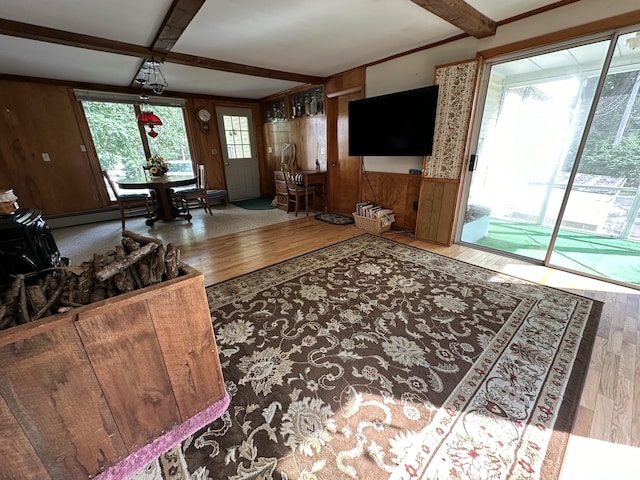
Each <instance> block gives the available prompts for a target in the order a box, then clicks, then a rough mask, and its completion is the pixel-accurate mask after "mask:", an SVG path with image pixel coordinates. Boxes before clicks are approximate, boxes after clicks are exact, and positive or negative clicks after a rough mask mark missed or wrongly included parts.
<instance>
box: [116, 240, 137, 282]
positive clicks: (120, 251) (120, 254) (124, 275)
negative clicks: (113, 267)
mask: <svg viewBox="0 0 640 480" xmlns="http://www.w3.org/2000/svg"><path fill="white" fill-rule="evenodd" d="M125 257H126V253H125V251H124V247H123V246H122V245H116V255H115V261H116V262H117V261H120V260H123V259H124V258H125ZM113 283H114V285H115V286H116V287H117V288H118V290H120V291H121V292H122V293H125V292H130V291H132V290H134V289H135V281H134V280H133V277H132V276H131V271H130V269H128V268H125V269H124V270H122V271H121V272H118V273H116V274H115V275H114V276H113Z"/></svg>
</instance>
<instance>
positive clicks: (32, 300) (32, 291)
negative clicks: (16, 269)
mask: <svg viewBox="0 0 640 480" xmlns="http://www.w3.org/2000/svg"><path fill="white" fill-rule="evenodd" d="M25 289H26V291H27V300H28V302H29V305H30V306H31V308H30V310H31V311H32V312H38V311H39V310H40V309H41V308H43V307H44V306H45V305H46V304H47V297H45V295H44V292H43V291H42V287H41V286H40V285H38V284H35V285H30V286H25Z"/></svg>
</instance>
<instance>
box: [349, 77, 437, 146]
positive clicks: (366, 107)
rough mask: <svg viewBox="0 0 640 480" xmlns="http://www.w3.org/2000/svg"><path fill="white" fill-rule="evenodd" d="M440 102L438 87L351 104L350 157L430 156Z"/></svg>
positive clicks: (357, 101)
mask: <svg viewBox="0 0 640 480" xmlns="http://www.w3.org/2000/svg"><path fill="white" fill-rule="evenodd" d="M437 103H438V85H433V86H430V87H423V88H417V89H415V90H407V91H405V92H398V93H390V94H388V95H381V96H378V97H370V98H363V99H362V100H353V101H351V102H349V155H354V156H359V155H367V156H382V155H384V156H424V155H431V152H432V150H433V131H434V128H435V119H436V106H437Z"/></svg>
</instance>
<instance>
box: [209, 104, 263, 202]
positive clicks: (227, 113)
mask: <svg viewBox="0 0 640 480" xmlns="http://www.w3.org/2000/svg"><path fill="white" fill-rule="evenodd" d="M216 115H217V119H218V130H219V132H220V142H221V144H222V159H223V161H224V172H225V177H226V179H227V191H228V193H229V200H230V201H237V200H245V199H247V198H257V197H259V196H260V171H259V168H258V157H257V149H256V141H255V134H254V131H253V117H252V113H251V110H250V109H248V108H232V107H218V108H217V109H216Z"/></svg>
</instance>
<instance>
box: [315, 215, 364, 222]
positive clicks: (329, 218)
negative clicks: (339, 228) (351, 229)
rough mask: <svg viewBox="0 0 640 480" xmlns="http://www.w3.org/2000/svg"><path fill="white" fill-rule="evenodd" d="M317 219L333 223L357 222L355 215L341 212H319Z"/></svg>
mask: <svg viewBox="0 0 640 480" xmlns="http://www.w3.org/2000/svg"><path fill="white" fill-rule="evenodd" d="M315 219H316V220H320V221H321V222H325V223H330V224H332V225H351V224H352V223H355V220H354V219H353V217H348V216H346V215H341V214H340V213H318V214H317V215H316V216H315Z"/></svg>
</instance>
